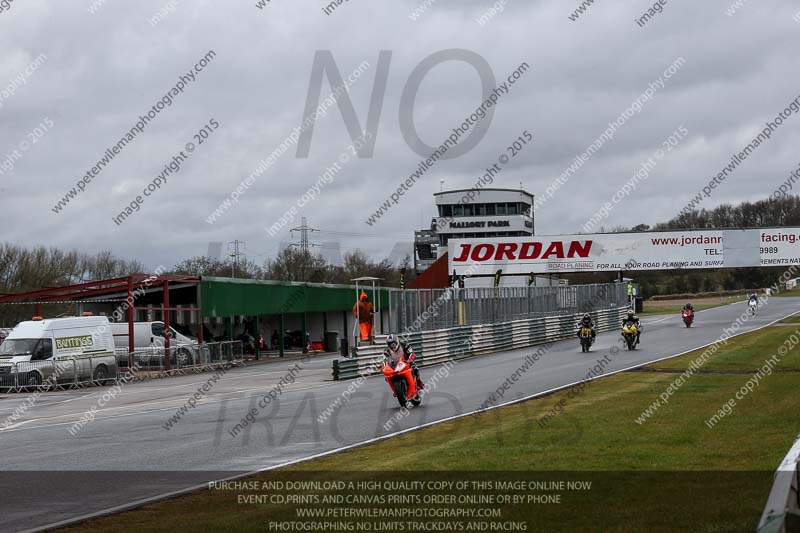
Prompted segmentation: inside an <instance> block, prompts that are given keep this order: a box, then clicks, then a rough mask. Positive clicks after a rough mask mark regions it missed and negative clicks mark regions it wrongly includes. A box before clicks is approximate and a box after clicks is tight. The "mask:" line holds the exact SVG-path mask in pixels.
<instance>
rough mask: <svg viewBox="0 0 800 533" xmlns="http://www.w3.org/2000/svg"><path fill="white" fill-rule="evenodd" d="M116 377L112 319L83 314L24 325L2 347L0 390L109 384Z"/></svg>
mask: <svg viewBox="0 0 800 533" xmlns="http://www.w3.org/2000/svg"><path fill="white" fill-rule="evenodd" d="M116 373H117V365H116V358H115V357H114V340H113V337H112V336H111V327H110V324H109V322H108V318H106V317H104V316H81V317H70V318H45V319H43V318H41V317H34V318H33V320H28V321H26V322H20V323H19V324H17V327H15V328H14V329H13V330H12V331H11V333H9V334H8V336H7V337H6V338H5V340H4V341H3V344H0V387H3V386H13V385H15V378H16V384H17V385H20V386H21V385H41V384H42V383H44V382H46V381H47V382H50V383H56V382H59V383H69V382H86V381H89V380H92V381H95V382H98V383H106V382H108V381H109V380H110V379H111V378H113V377H114V376H115V375H116Z"/></svg>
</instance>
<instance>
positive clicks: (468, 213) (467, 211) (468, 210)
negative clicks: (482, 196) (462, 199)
mask: <svg viewBox="0 0 800 533" xmlns="http://www.w3.org/2000/svg"><path fill="white" fill-rule="evenodd" d="M464 216H465V217H474V216H475V206H474V205H472V204H466V205H465V206H464Z"/></svg>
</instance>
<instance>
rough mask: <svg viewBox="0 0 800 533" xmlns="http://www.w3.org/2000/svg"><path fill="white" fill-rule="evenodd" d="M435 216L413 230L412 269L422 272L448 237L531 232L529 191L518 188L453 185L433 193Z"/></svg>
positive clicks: (460, 237) (433, 260) (484, 236)
mask: <svg viewBox="0 0 800 533" xmlns="http://www.w3.org/2000/svg"><path fill="white" fill-rule="evenodd" d="M433 196H434V198H435V202H436V207H437V208H438V210H439V216H438V217H437V218H434V219H433V220H432V221H431V227H430V229H423V230H419V231H415V232H414V269H415V270H416V271H417V273H421V272H423V271H424V270H425V269H427V268H428V267H429V266H430V265H432V264H433V263H434V262H435V261H436V259H438V258H439V257H441V256H442V255H443V254H444V253H445V252H446V251H447V243H448V241H449V240H450V239H478V238H487V237H525V236H528V235H533V230H534V226H533V211H532V209H531V207H532V206H533V195H532V194H531V193H529V192H527V191H525V190H522V189H479V190H472V189H456V190H452V191H442V192H438V193H435V194H434V195H433Z"/></svg>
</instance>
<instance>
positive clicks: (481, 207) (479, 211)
mask: <svg viewBox="0 0 800 533" xmlns="http://www.w3.org/2000/svg"><path fill="white" fill-rule="evenodd" d="M475 215H476V216H479V217H485V216H486V204H475Z"/></svg>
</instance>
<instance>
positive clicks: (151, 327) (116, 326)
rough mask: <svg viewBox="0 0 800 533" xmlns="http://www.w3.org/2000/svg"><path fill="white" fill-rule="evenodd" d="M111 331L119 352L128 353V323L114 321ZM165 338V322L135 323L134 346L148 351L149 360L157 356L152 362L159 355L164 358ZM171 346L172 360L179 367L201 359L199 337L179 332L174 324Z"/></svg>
mask: <svg viewBox="0 0 800 533" xmlns="http://www.w3.org/2000/svg"><path fill="white" fill-rule="evenodd" d="M111 331H112V333H113V334H114V346H116V348H117V349H118V353H127V350H128V349H129V344H128V323H127V322H113V323H111ZM164 339H165V336H164V323H163V322H160V321H155V322H134V323H133V348H134V349H135V350H137V351H145V352H147V354H146V356H144V357H145V359H147V361H150V360H152V359H153V357H154V356H155V357H156V360H153V361H152V363H157V362H158V360H159V359H158V357H159V355H160V360H163V358H164V351H163V348H164ZM169 346H170V353H171V354H172V355H171V357H170V360H171V362H172V364H174V365H177V366H179V367H185V366H192V365H194V364H196V363H197V362H199V361H200V358H199V357H198V356H197V339H195V338H194V337H190V336H187V335H184V334H182V333H180V332H178V331H177V330H176V329H175V328H174V327H172V326H170V328H169ZM159 349H160V350H159ZM123 350H124V352H123ZM147 361H145V360H144V359H142V360H141V361H139V363H140V366H141V365H145V366H146V363H147Z"/></svg>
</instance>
